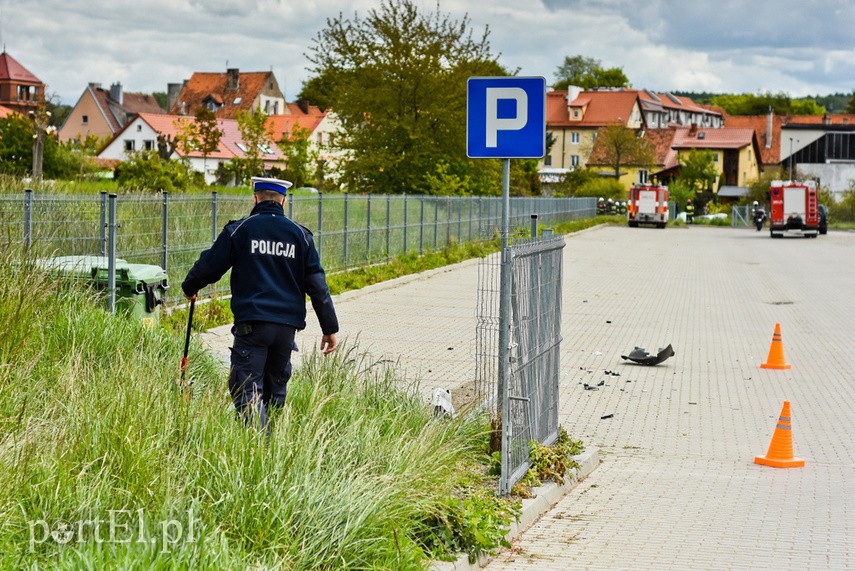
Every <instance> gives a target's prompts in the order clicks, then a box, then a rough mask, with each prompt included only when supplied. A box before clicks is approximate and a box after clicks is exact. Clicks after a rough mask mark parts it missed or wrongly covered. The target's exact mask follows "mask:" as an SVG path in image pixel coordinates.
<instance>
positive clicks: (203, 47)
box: [0, 0, 855, 103]
mask: <svg viewBox="0 0 855 571" xmlns="http://www.w3.org/2000/svg"><path fill="white" fill-rule="evenodd" d="M416 4H417V5H418V6H419V8H420V9H421V10H423V11H425V12H431V11H433V10H435V8H436V2H435V0H416ZM378 6H379V4H378V3H377V2H376V1H372V0H356V1H349V2H345V1H344V0H329V1H321V0H307V1H304V2H299V3H298V2H291V1H288V0H149V1H145V2H139V1H135V2H130V1H128V0H112V1H107V0H65V1H61V0H39V1H38V2H29V1H24V0H7V1H6V2H2V4H0V8H2V32H3V38H2V39H3V42H4V43H5V44H6V47H7V49H8V51H9V53H10V54H11V55H12V56H13V57H15V58H16V59H18V61H20V62H21V63H22V64H23V65H24V66H25V67H27V68H28V69H29V70H30V71H32V72H33V73H34V74H36V75H37V76H39V78H41V79H42V81H44V82H46V83H47V84H48V85H49V91H51V92H55V93H57V94H58V95H59V96H60V98H61V99H62V101H63V102H66V103H74V102H75V101H76V100H77V98H78V97H79V96H80V94H81V93H82V91H83V89H84V88H85V86H86V84H87V83H88V82H90V81H96V82H101V83H102V84H105V85H109V84H110V83H113V82H115V81H121V82H122V84H123V85H124V86H125V89H127V90H130V91H144V92H152V91H165V90H166V84H167V83H173V82H180V81H182V80H183V79H186V78H188V77H190V75H191V74H192V73H193V72H194V71H225V69H226V62H227V61H228V67H237V68H239V69H241V70H244V71H260V70H268V69H273V71H274V73H275V74H276V77H277V79H278V80H279V83H280V86H281V87H282V88H283V90H284V91H285V95H286V97H287V98H288V99H290V100H293V99H294V98H296V95H297V93H298V92H299V90H300V88H301V84H302V82H303V81H305V80H306V79H307V78H308V71H307V70H308V68H309V67H310V64H309V62H308V61H307V60H306V58H305V56H304V53H306V52H308V51H309V50H310V48H311V45H312V39H313V38H314V37H315V36H316V34H317V32H318V31H319V30H321V29H322V28H323V27H324V26H325V23H326V20H327V18H334V17H336V16H338V14H339V12H342V13H343V14H344V15H345V16H353V14H354V12H355V11H358V12H359V14H360V16H364V15H365V14H367V12H368V11H369V10H371V9H374V8H377V7H378ZM439 8H440V10H441V11H442V12H443V13H449V14H451V15H452V17H453V18H454V19H458V20H459V19H461V18H463V16H464V15H465V14H468V17H469V19H470V25H471V28H472V31H473V33H474V35H475V36H476V37H477V36H480V34H481V33H482V32H483V31H484V28H485V26H489V28H490V44H491V46H492V48H493V51H494V52H497V53H498V52H501V57H500V59H499V62H500V63H501V64H502V65H504V66H505V67H507V68H509V69H517V68H519V73H520V74H522V75H542V76H544V77H545V78H546V79H547V82H551V81H552V80H553V79H554V72H555V70H556V68H557V67H558V66H559V65H560V64H561V62H562V61H563V59H564V57H565V56H572V55H576V54H581V55H585V56H588V57H594V58H596V59H599V60H600V61H601V62H602V64H603V65H604V66H606V67H622V68H623V70H624V72H625V73H626V75H627V76H628V77H629V79H630V81H631V82H632V84H633V85H634V86H635V87H640V88H642V87H649V88H651V89H659V90H669V89H673V90H676V89H681V90H694V91H705V90H706V91H730V92H742V91H745V92H756V91H772V92H779V91H784V92H788V93H790V94H791V95H806V94H809V93H813V94H816V93H829V92H837V91H839V92H851V90H852V89H853V88H854V87H855V85H853V83H855V82H853V81H852V79H851V78H852V77H853V76H855V63H853V62H855V32H853V28H852V27H851V22H852V21H853V20H855V4H852V3H850V2H848V1H847V0H800V1H799V2H796V0H781V1H779V2H775V1H773V0H758V1H755V2H750V3H749V2H742V1H741V0H723V1H721V2H707V1H703V0H701V1H699V2H680V3H677V2H671V1H669V0H650V1H648V2H645V3H643V4H638V3H637V2H634V1H632V2H631V1H630V0H542V1H537V0H535V1H530V2H520V1H519V0H491V1H490V2H487V3H485V2H476V1H475V0H445V1H442V0H441V1H440V4H439ZM794 21H798V26H794V25H793V22H794Z"/></svg>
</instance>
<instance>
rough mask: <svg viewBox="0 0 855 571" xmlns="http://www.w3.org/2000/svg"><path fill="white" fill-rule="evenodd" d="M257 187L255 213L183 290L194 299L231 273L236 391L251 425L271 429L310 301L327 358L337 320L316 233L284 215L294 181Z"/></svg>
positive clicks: (231, 231)
mask: <svg viewBox="0 0 855 571" xmlns="http://www.w3.org/2000/svg"><path fill="white" fill-rule="evenodd" d="M252 184H253V190H254V194H253V197H252V200H253V204H254V205H255V206H254V207H253V209H252V212H250V215H249V216H248V217H246V218H242V219H240V220H232V221H230V222H229V223H228V224H226V226H225V228H223V231H222V232H221V233H220V235H219V236H218V237H217V239H216V241H215V242H214V244H213V246H211V248H210V249H209V250H205V251H204V252H202V253H201V255H200V256H199V259H198V260H197V261H196V263H195V264H193V267H192V268H190V271H189V272H188V273H187V277H186V278H185V279H184V283H182V284H181V289H182V290H184V295H186V296H187V297H190V298H192V297H193V296H195V295H196V293H197V292H198V291H199V290H200V289H202V288H203V287H205V286H207V285H209V284H212V283H214V282H216V281H217V280H219V279H220V278H221V277H222V276H223V275H224V274H225V273H226V272H227V271H228V270H229V268H231V269H232V274H231V293H232V298H231V308H232V313H234V318H235V322H234V326H233V327H232V333H233V334H234V346H233V347H232V348H231V371H230V373H229V392H230V393H231V396H232V400H233V401H234V404H235V408H236V409H237V411H238V413H239V414H240V415H241V417H242V418H243V419H244V422H246V423H247V424H250V423H251V424H256V423H257V424H258V426H259V427H261V428H266V427H267V413H268V406H282V405H283V404H284V403H285V392H286V388H287V384H288V379H289V378H290V376H291V350H292V348H294V347H295V345H294V334H295V332H296V331H298V330H301V329H304V328H305V327H306V295H307V294H308V296H309V298H310V299H311V301H312V307H313V309H314V311H315V314H316V315H317V317H318V321H319V322H320V325H321V331H322V333H323V337H322V339H321V351H322V352H323V353H324V355H328V354H329V353H331V352H332V351H334V350H335V348H336V345H337V340H336V333H338V319H337V317H336V314H335V309H334V308H333V303H332V298H331V297H330V292H329V288H328V287H327V283H326V275H325V274H324V270H323V268H322V267H321V262H320V257H319V256H318V251H317V250H316V249H315V244H314V242H313V240H312V233H311V232H310V231H309V230H308V229H307V228H304V227H303V226H301V225H299V224H297V223H296V222H294V221H292V220H289V219H288V218H286V217H285V211H284V208H283V205H284V203H285V198H286V193H287V191H288V188H289V187H290V186H291V183H290V182H289V181H285V180H277V179H270V178H260V177H253V178H252Z"/></svg>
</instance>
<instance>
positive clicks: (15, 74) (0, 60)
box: [0, 50, 42, 84]
mask: <svg viewBox="0 0 855 571" xmlns="http://www.w3.org/2000/svg"><path fill="white" fill-rule="evenodd" d="M0 80H7V81H8V80H13V81H17V82H23V83H38V84H41V83H42V81H41V80H40V79H39V78H38V77H36V76H35V75H33V74H32V73H30V71H29V70H28V69H27V68H25V67H24V66H22V65H21V64H20V63H18V61H17V60H16V59H15V58H13V57H12V56H10V55H9V54H7V53H6V50H3V53H2V54H0Z"/></svg>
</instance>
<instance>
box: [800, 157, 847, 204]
mask: <svg viewBox="0 0 855 571" xmlns="http://www.w3.org/2000/svg"><path fill="white" fill-rule="evenodd" d="M796 169H797V170H798V173H799V175H802V176H804V175H808V176H811V177H816V178H818V179H819V184H820V185H821V186H822V188H825V189H828V190H830V191H831V192H833V193H834V199H835V200H841V199H842V198H843V193H844V192H846V191H847V190H849V189H850V188H851V186H852V185H853V184H855V165H853V164H845V163H828V164H826V163H798V165H797V166H796Z"/></svg>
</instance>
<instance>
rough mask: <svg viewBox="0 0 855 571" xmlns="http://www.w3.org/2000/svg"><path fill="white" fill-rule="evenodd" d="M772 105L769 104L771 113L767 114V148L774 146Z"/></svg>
mask: <svg viewBox="0 0 855 571" xmlns="http://www.w3.org/2000/svg"><path fill="white" fill-rule="evenodd" d="M772 113H773V111H772V106H771V105H770V106H769V113H768V114H767V115H766V148H767V149H771V148H772V119H773V117H772Z"/></svg>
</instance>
